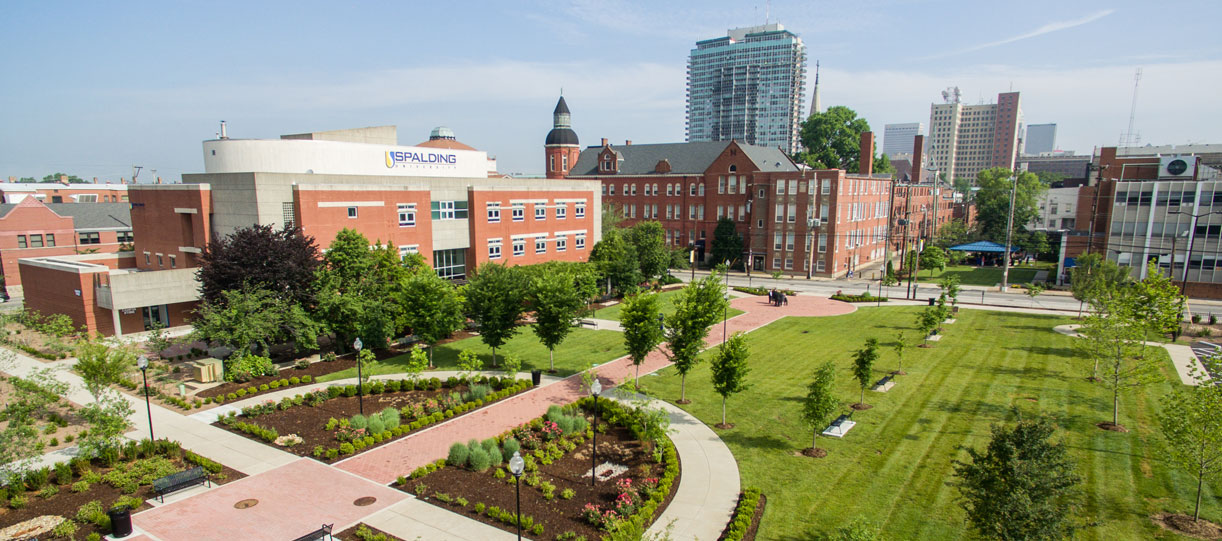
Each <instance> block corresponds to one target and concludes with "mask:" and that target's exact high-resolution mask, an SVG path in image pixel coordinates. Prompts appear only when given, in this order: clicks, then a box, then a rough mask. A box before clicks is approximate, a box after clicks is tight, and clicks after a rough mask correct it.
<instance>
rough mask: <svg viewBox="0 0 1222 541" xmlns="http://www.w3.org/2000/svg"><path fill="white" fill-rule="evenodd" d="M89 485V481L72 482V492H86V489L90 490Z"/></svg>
mask: <svg viewBox="0 0 1222 541" xmlns="http://www.w3.org/2000/svg"><path fill="white" fill-rule="evenodd" d="M89 487H90V484H89V481H77V482H75V483H72V492H77V493H80V492H85V491H86V490H89Z"/></svg>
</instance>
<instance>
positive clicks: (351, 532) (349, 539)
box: [332, 522, 405, 541]
mask: <svg viewBox="0 0 1222 541" xmlns="http://www.w3.org/2000/svg"><path fill="white" fill-rule="evenodd" d="M361 526H364V527H365V528H366V529H368V530H369V533H371V534H373V535H374V538H375V539H382V538H383V537H384V538H385V539H386V541H405V540H404V539H403V538H401V537H395V536H393V535H390V534H388V533H386V532H384V531H382V530H379V529H377V528H374V527H373V526H370V525H368V524H365V523H364V522H362V523H359V524H357V525H356V526H353V527H351V528H348V529H347V530H344V531H342V532H339V533H337V534H335V535H333V536H332V537H334V538H336V539H340V540H342V541H361V538H359V537H357V536H356V531H357V530H359V529H361ZM377 536H383V537H377Z"/></svg>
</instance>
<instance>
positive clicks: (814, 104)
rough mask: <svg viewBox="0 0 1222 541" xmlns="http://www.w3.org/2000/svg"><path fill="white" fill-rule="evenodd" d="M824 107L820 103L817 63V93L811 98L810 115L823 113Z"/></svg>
mask: <svg viewBox="0 0 1222 541" xmlns="http://www.w3.org/2000/svg"><path fill="white" fill-rule="evenodd" d="M821 109H823V105H822V104H820V103H819V61H818V60H816V61H815V91H814V93H813V95H812V96H811V98H810V114H811V116H814V114H815V113H821V112H822V111H821Z"/></svg>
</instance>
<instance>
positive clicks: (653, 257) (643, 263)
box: [628, 220, 670, 280]
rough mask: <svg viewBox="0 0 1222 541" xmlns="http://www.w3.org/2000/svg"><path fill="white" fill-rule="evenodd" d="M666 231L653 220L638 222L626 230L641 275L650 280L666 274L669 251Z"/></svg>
mask: <svg viewBox="0 0 1222 541" xmlns="http://www.w3.org/2000/svg"><path fill="white" fill-rule="evenodd" d="M665 237H666V233H665V230H664V229H662V224H661V223H659V222H655V221H652V220H651V221H646V222H639V223H637V224H636V225H634V226H632V229H629V230H628V238H629V240H630V242H632V247H633V248H634V249H635V251H636V258H637V262H638V264H639V269H640V272H641V276H643V277H644V278H645V279H646V280H651V279H653V278H657V277H659V276H662V275H663V274H666V268H667V266H668V265H667V264H668V263H670V251H669V250H667V248H666V238H665Z"/></svg>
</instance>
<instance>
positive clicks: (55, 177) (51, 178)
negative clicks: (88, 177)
mask: <svg viewBox="0 0 1222 541" xmlns="http://www.w3.org/2000/svg"><path fill="white" fill-rule="evenodd" d="M60 177H68V183H69V184H84V183H85V179H83V178H81V177H78V176H76V175H68V174H65V173H53V174H50V175H47V176H45V177H42V180H40V181H39V182H41V183H44V184H45V183H51V182H59V179H60ZM26 178H29V177H26ZM24 180H25V179H22V181H23V182H24ZM30 180H34V179H32V178H30Z"/></svg>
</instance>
